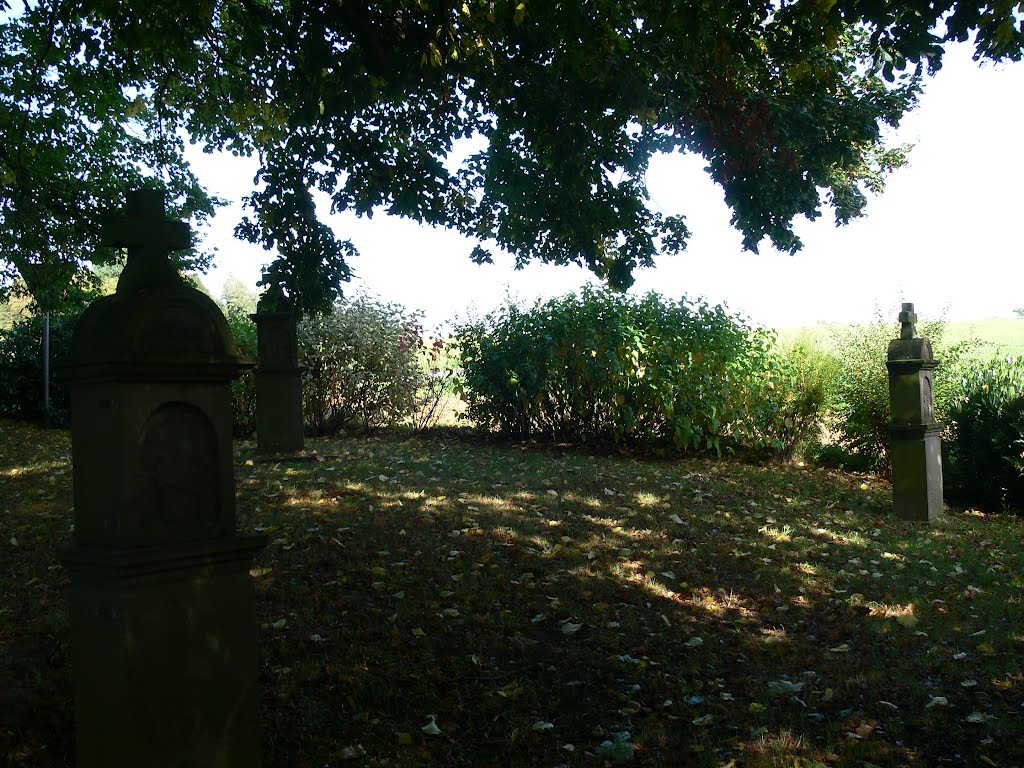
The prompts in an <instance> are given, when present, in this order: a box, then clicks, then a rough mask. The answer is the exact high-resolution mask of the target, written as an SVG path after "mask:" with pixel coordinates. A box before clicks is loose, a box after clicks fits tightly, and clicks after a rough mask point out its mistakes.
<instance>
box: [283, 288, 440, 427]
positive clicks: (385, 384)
mask: <svg viewBox="0 0 1024 768" xmlns="http://www.w3.org/2000/svg"><path fill="white" fill-rule="evenodd" d="M419 328H420V326H419V315H418V314H417V313H415V312H410V311H408V310H406V309H405V308H404V307H401V306H399V305H397V304H387V303H383V302H381V301H379V300H377V299H374V298H372V297H369V296H357V297H355V298H352V299H347V300H344V301H341V302H338V303H337V304H336V305H335V307H334V309H333V310H332V311H331V312H330V313H328V314H325V315H322V316H319V317H313V318H308V319H305V320H303V321H302V322H301V323H300V324H299V356H300V362H301V363H302V364H303V365H304V366H305V367H306V370H305V372H304V374H303V411H304V413H305V418H306V421H307V423H308V424H309V425H310V427H311V428H312V429H313V430H314V431H316V432H321V433H323V432H334V431H337V430H339V429H343V428H349V429H351V428H362V429H367V430H368V429H372V428H375V427H380V426H388V425H394V424H397V423H399V422H401V421H403V420H405V419H407V418H408V417H409V416H410V415H411V414H412V413H413V412H414V411H415V410H416V407H417V393H418V391H419V388H420V383H421V381H422V373H421V369H420V365H419V361H418V358H417V351H418V349H419V347H418V344H420V343H421V341H420V335H419Z"/></svg>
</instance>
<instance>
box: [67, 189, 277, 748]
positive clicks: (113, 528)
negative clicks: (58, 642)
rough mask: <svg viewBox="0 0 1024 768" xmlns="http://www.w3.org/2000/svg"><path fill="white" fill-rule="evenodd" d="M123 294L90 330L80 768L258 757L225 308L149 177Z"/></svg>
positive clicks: (80, 528)
mask: <svg viewBox="0 0 1024 768" xmlns="http://www.w3.org/2000/svg"><path fill="white" fill-rule="evenodd" d="M125 214H126V215H125V216H123V217H121V218H119V219H115V220H112V221H111V222H110V224H109V225H108V228H107V230H106V232H105V243H106V244H108V245H115V246H122V247H124V246H127V248H128V262H127V264H126V266H125V269H124V273H123V274H122V276H121V279H120V281H119V283H118V287H117V292H116V293H115V294H114V295H113V296H108V297H105V298H102V299H99V300H97V301H96V302H94V303H93V304H92V306H90V307H89V309H88V310H87V311H86V312H85V314H83V315H82V318H81V320H80V321H79V324H78V327H77V328H76V330H75V335H74V340H73V342H72V351H71V357H70V359H69V360H68V361H66V363H65V365H64V371H63V373H64V376H65V377H66V378H67V379H68V380H69V381H70V388H71V413H72V421H71V439H72V454H73V465H74V495H75V530H74V541H73V543H72V544H70V545H68V546H66V547H64V548H62V552H61V559H62V561H63V563H64V565H65V567H67V568H68V570H69V572H70V575H71V594H70V608H71V665H72V680H73V686H74V697H75V720H76V723H75V725H76V742H77V765H78V766H79V768H143V767H144V768H180V767H181V766H190V767H191V768H214V766H217V767H218V768H221V767H223V768H229V767H231V768H233V767H235V766H237V767H238V768H251V767H252V766H259V764H260V732H259V728H258V723H257V694H258V682H257V671H258V659H257V637H256V632H257V628H256V612H255V595H254V589H253V584H252V579H251V578H250V576H249V571H250V569H251V564H252V558H253V556H254V555H255V554H256V553H257V552H258V551H259V550H260V548H261V547H263V546H264V544H265V540H264V539H263V538H262V537H241V536H238V535H237V531H236V523H235V490H234V477H233V461H232V446H231V392H230V386H229V382H230V380H231V379H232V378H234V377H235V376H237V375H238V373H239V372H240V370H241V369H242V368H243V367H244V365H245V364H244V362H243V361H242V359H241V358H239V356H238V354H237V350H236V347H235V344H234V340H233V339H232V337H231V331H230V330H229V328H228V325H227V322H226V321H225V319H224V316H223V315H222V314H221V312H220V310H219V309H218V308H217V306H216V305H215V304H214V303H213V301H211V300H210V299H209V298H208V297H207V296H205V295H203V294H202V293H200V292H199V291H197V290H195V289H193V288H191V287H189V286H188V285H187V284H186V283H185V282H184V281H183V280H182V279H181V278H180V277H179V275H178V273H177V271H176V270H175V269H174V267H173V266H172V264H171V263H170V260H169V259H168V258H167V253H168V251H169V250H172V249H178V248H185V247H187V246H188V245H189V230H188V225H187V224H184V223H180V222H171V221H167V220H166V219H165V217H164V208H163V197H162V195H161V194H160V193H156V192H153V191H149V190H145V191H137V192H134V193H132V194H131V195H130V196H129V198H128V204H127V206H126V210H125Z"/></svg>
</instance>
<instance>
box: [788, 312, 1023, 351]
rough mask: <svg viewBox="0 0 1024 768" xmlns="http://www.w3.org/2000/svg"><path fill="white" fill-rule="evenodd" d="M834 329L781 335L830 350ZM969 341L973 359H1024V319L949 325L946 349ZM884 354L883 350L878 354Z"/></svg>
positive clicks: (808, 328) (806, 329) (815, 327)
mask: <svg viewBox="0 0 1024 768" xmlns="http://www.w3.org/2000/svg"><path fill="white" fill-rule="evenodd" d="M892 319H893V323H892V327H893V337H894V338H895V337H896V335H897V334H896V332H897V331H898V326H897V324H896V322H895V321H896V316H895V315H893V318H892ZM867 321H870V318H867V319H866V322H867ZM833 328H835V329H841V328H843V326H841V325H836V326H831V325H829V324H828V323H819V324H818V325H813V326H806V327H803V328H780V329H779V330H778V336H779V339H780V340H782V341H784V342H792V341H794V340H795V339H797V338H799V337H805V338H806V337H808V336H809V337H811V338H814V339H816V340H817V341H819V342H820V343H822V344H823V345H824V346H826V347H828V346H829V343H830V339H831V334H832V329H833ZM968 341H976V342H977V347H976V348H975V349H973V350H972V351H971V353H970V357H971V358H973V359H975V360H979V361H982V362H988V361H989V360H991V359H992V358H995V357H1006V356H1011V357H1016V358H1020V357H1024V318H1019V317H1017V318H1008V317H993V318H989V319H987V320H955V321H949V322H947V323H946V330H945V337H944V339H943V343H944V344H945V345H946V346H951V345H953V344H957V343H959V342H968ZM884 353H885V350H884V349H883V350H881V351H880V353H879V354H880V355H884Z"/></svg>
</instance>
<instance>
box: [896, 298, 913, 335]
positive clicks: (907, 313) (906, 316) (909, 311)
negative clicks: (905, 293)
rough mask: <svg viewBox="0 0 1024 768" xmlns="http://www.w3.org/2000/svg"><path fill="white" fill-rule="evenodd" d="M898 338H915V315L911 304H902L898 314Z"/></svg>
mask: <svg viewBox="0 0 1024 768" xmlns="http://www.w3.org/2000/svg"><path fill="white" fill-rule="evenodd" d="M899 320H900V338H901V339H904V340H905V339H913V338H914V337H916V336H917V314H916V313H915V312H914V305H913V304H904V305H903V311H902V312H900V316H899Z"/></svg>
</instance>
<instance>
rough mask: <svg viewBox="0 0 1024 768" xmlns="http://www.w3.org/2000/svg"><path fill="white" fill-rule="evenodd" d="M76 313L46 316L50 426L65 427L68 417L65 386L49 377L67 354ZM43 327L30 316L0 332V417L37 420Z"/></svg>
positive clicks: (41, 403)
mask: <svg viewBox="0 0 1024 768" xmlns="http://www.w3.org/2000/svg"><path fill="white" fill-rule="evenodd" d="M80 314H81V312H80V311H74V312H69V313H66V314H52V315H51V316H50V423H51V424H54V425H66V424H68V422H69V418H70V407H71V404H70V398H69V393H68V390H67V387H66V386H65V385H64V383H63V382H61V381H60V380H58V379H56V378H55V377H54V375H53V371H54V367H53V366H54V362H55V361H57V360H60V359H61V358H63V357H66V356H67V355H68V354H69V353H70V352H71V336H72V334H73V333H74V328H75V323H76V322H78V317H79V315H80ZM43 326H44V320H43V317H42V316H41V315H32V316H30V317H29V318H27V319H25V320H21V321H19V322H16V323H15V324H14V325H13V326H11V327H10V328H8V329H7V330H0V415H3V416H8V417H10V418H14V419H24V420H28V421H41V420H43V418H44V416H45V414H44V410H45V408H44V398H43Z"/></svg>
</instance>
